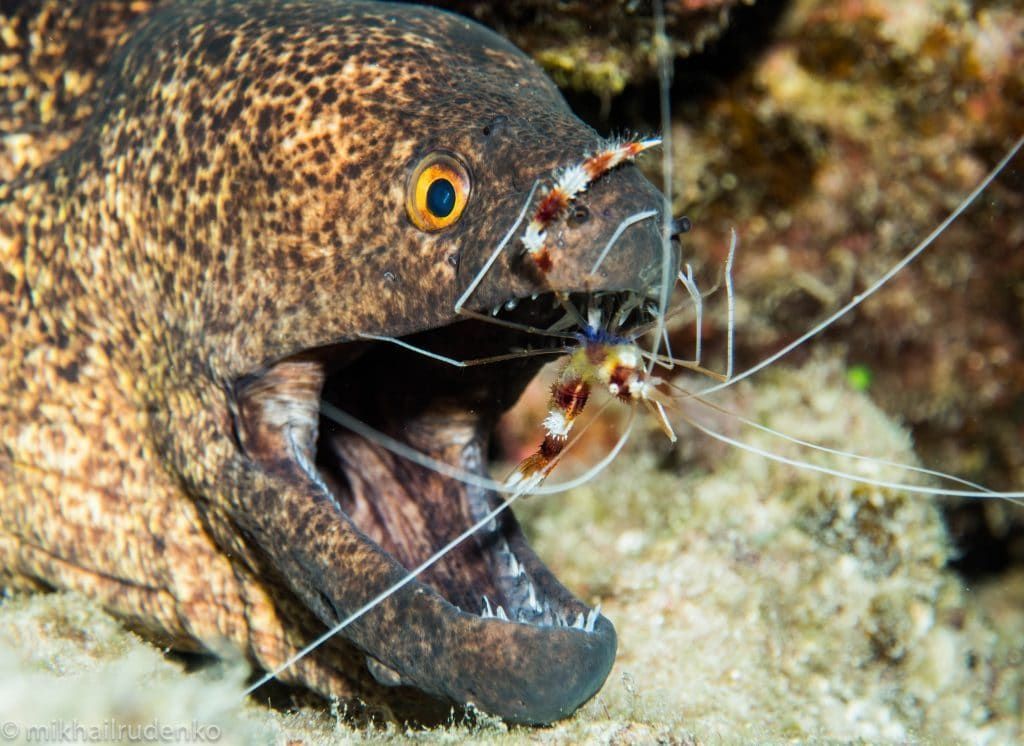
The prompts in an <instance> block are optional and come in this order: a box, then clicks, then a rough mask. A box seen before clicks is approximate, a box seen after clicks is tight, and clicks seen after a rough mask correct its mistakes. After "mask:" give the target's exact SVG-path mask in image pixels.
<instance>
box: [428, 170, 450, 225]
mask: <svg viewBox="0 0 1024 746" xmlns="http://www.w3.org/2000/svg"><path fill="white" fill-rule="evenodd" d="M427 209H428V210H430V212H431V214H432V215H434V216H435V217H439V218H446V217H448V216H449V215H451V214H452V210H454V209H455V187H454V186H452V183H451V182H450V181H448V179H436V180H435V181H434V183H433V184H431V185H430V186H429V187H427Z"/></svg>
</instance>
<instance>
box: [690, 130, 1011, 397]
mask: <svg viewBox="0 0 1024 746" xmlns="http://www.w3.org/2000/svg"><path fill="white" fill-rule="evenodd" d="M1022 145H1024V135H1022V136H1021V137H1020V138H1019V139H1018V140H1017V141H1016V142H1015V143H1014V144H1013V147H1012V148H1010V150H1009V152H1008V153H1007V154H1006V155H1004V156H1003V158H1002V159H1001V160H1000V161H999V163H997V164H996V165H995V166H994V167H993V168H992V170H991V171H989V172H988V174H987V175H986V176H985V178H984V179H982V180H981V182H980V183H979V184H978V185H977V186H976V187H975V188H974V189H973V190H972V191H971V192H970V194H968V195H967V196H966V197H964V198H963V199H962V200H961V201H960V204H958V205H957V206H956V209H955V210H953V212H951V213H950V214H949V215H948V216H946V219H945V220H943V221H942V222H941V223H939V224H938V225H937V226H936V227H935V228H934V229H932V232H931V233H929V234H928V235H927V236H925V238H924V239H923V240H922V241H921V242H920V243H919V244H918V245H917V246H915V247H914V248H913V249H912V250H911V251H910V252H909V253H908V254H907V255H906V256H904V257H903V258H902V259H901V260H900V261H898V262H896V264H894V265H893V266H892V267H890V268H889V270H888V271H887V272H885V273H884V274H883V275H882V276H881V277H879V278H878V279H877V280H875V281H874V282H873V283H872V284H871V285H870V287H868V289H867V290H865V291H864V292H863V293H860V294H858V295H855V296H854V297H853V299H852V300H850V302H849V303H847V304H846V305H845V306H843V307H842V308H840V309H839V310H838V311H836V312H835V313H833V314H832V315H831V316H829V317H828V318H827V319H825V320H824V321H822V322H821V323H819V324H816V325H815V326H814V327H812V328H811V329H809V330H808V331H806V332H805V333H804V334H802V335H800V336H799V337H798V338H797V339H795V340H793V341H792V342H790V343H789V344H788V345H786V346H785V347H783V348H782V349H781V350H779V351H778V352H776V353H775V354H773V355H769V356H768V357H766V358H765V359H764V360H762V361H761V362H759V363H757V364H756V365H753V366H752V367H750V368H747V370H745V371H743V372H742V373H739V374H737V375H735V376H733V377H732V378H730V379H729V380H728V381H726V382H724V383H718V384H714V385H712V386H708V387H707V388H705V389H703V390H701V391H698V392H697V395H698V396H706V395H707V394H712V393H714V392H715V391H720V390H722V389H724V388H726V387H727V386H731V385H732V384H734V383H737V382H739V381H742V380H743V379H744V378H749V377H750V376H752V375H754V374H755V373H757V372H758V371H760V370H762V369H763V368H766V367H768V366H769V365H771V364H772V363H774V362H775V361H776V360H779V359H780V358H782V357H785V356H786V355H788V354H789V353H790V352H792V351H793V350H795V349H796V348H797V347H799V346H800V345H802V344H803V343H804V342H806V341H807V340H808V339H811V338H812V337H814V336H817V335H818V334H820V333H821V332H822V331H823V330H825V329H827V328H828V327H830V326H831V325H832V324H834V323H835V322H836V321H838V320H839V319H841V318H842V317H843V316H845V315H846V314H848V313H849V312H850V311H852V310H853V309H854V308H856V307H857V306H859V305H860V304H861V303H863V302H864V301H865V300H867V299H868V298H870V297H871V296H872V295H874V294H875V293H876V292H877V291H878V290H879V288H881V287H882V286H883V285H885V284H886V283H887V282H889V280H891V279H892V278H893V277H895V276H896V275H897V274H899V273H900V272H901V271H902V270H903V268H904V267H906V266H907V265H908V264H910V263H911V262H912V261H914V260H915V259H916V258H917V257H918V256H919V255H920V254H921V253H922V252H924V251H925V249H927V248H928V247H929V246H931V245H932V244H933V243H934V242H935V239H937V238H938V237H939V236H940V235H942V233H943V232H945V230H946V229H947V228H949V226H950V225H952V224H953V222H954V221H955V220H956V219H957V218H959V217H960V216H961V215H962V214H963V213H964V211H965V210H966V209H967V208H968V207H970V205H971V204H972V203H973V202H974V200H976V199H977V198H978V196H979V195H980V194H981V193H982V192H984V191H985V189H987V188H988V186H989V184H991V183H992V181H993V180H994V179H995V178H996V176H998V175H999V173H1000V172H1001V171H1002V170H1003V169H1004V168H1006V164H1008V163H1009V162H1010V161H1011V160H1012V159H1013V157H1014V156H1015V155H1017V152H1018V151H1019V150H1020V149H1021V146H1022Z"/></svg>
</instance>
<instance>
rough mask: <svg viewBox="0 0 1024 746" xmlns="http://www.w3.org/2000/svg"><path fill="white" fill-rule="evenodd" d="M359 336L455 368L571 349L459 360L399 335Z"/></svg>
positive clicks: (564, 349)
mask: <svg viewBox="0 0 1024 746" xmlns="http://www.w3.org/2000/svg"><path fill="white" fill-rule="evenodd" d="M357 336H358V338H359V339H371V340H374V341H376V342H387V343H388V344H392V345H395V346H396V347H401V348H402V349H405V350H409V351H410V352H415V353H417V354H418V355H423V356H424V357H428V358H430V359H431V360H437V361H438V362H440V363H445V364H446V365H451V366H453V367H455V368H471V367H473V366H476V365H489V364H491V363H500V362H502V361H504V360H519V359H521V358H524V357H537V356H540V355H564V354H565V353H567V352H569V351H570V349H571V348H570V347H549V348H543V349H537V350H517V351H515V352H506V353H504V354H502V355H491V356H490V357H478V358H473V359H471V360H457V359H456V358H453V357H448V356H447V355H442V354H440V353H438V352H433V351H431V350H428V349H426V348H425V347H420V346H419V345H414V344H412V343H411V342H406V341H405V340H404V339H400V338H398V337H386V336H383V335H380V334H358V335H357Z"/></svg>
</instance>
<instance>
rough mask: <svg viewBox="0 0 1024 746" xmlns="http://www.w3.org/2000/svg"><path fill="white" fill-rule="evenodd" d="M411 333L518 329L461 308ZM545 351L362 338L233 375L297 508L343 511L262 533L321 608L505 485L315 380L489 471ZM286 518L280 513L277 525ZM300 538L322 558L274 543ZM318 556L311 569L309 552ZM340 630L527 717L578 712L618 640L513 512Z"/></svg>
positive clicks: (244, 410)
mask: <svg viewBox="0 0 1024 746" xmlns="http://www.w3.org/2000/svg"><path fill="white" fill-rule="evenodd" d="M521 304H522V306H524V307H526V306H531V301H530V300H529V299H524V300H522V301H521ZM543 304H547V305H546V306H544V307H545V308H546V309H550V308H551V299H550V298H544V297H542V298H540V299H538V301H537V302H536V304H534V305H535V306H536V307H539V306H541V305H543ZM531 310H533V309H531ZM531 310H524V309H520V311H519V312H518V313H519V315H520V317H522V316H523V315H524V314H528V313H530V312H531ZM411 341H412V342H414V343H416V344H417V345H420V346H422V347H424V348H426V349H433V350H434V351H438V352H441V353H443V354H447V355H450V356H452V357H460V356H461V357H475V356H479V355H480V354H489V353H490V352H491V351H492V348H493V351H494V352H505V351H507V350H508V349H509V346H510V345H511V346H515V343H516V342H517V341H518V339H517V338H516V334H515V333H510V334H508V335H505V334H503V333H499V334H495V327H493V326H490V325H486V324H480V323H478V322H467V323H463V324H457V325H453V326H452V327H447V328H442V329H438V330H433V331H428V332H425V333H423V334H420V335H416V336H415V337H413V338H411ZM489 346H490V347H489ZM543 362H545V360H543V359H538V358H529V359H523V360H516V361H511V362H509V363H503V364H499V365H496V366H481V367H477V368H467V369H456V368H451V367H448V366H446V365H443V364H440V363H436V362H434V361H431V360H428V359H427V358H424V357H422V356H419V355H416V354H414V353H409V352H407V351H404V350H401V349H399V348H396V347H393V346H390V345H386V344H382V343H375V344H364V343H354V344H352V345H341V346H338V347H336V348H330V349H319V350H312V351H309V352H308V353H305V354H303V355H300V356H297V357H294V358H291V359H288V360H285V361H283V362H281V363H278V364H277V365H275V366H272V367H271V368H269V369H267V370H264V371H261V372H260V373H259V374H258V375H253V376H248V377H246V378H245V379H243V380H240V381H238V382H237V385H236V389H235V396H236V402H237V405H236V406H237V421H236V422H237V424H236V429H237V432H238V436H239V441H240V444H241V446H242V448H243V450H244V451H245V452H246V453H247V454H248V456H249V457H250V458H251V459H253V460H255V461H256V462H258V463H260V464H261V465H263V466H264V467H265V468H266V469H268V470H269V471H272V472H275V473H276V474H278V475H279V476H282V477H283V478H284V479H286V480H288V481H289V483H298V484H299V485H301V489H297V490H295V491H294V492H291V493H290V494H289V496H288V497H284V498H283V499H284V500H286V501H287V500H291V501H297V502H300V503H302V505H301V506H300V508H301V509H303V510H304V509H306V508H308V507H309V506H310V505H313V504H315V506H316V510H317V511H319V512H320V514H321V515H320V517H322V514H323V513H324V512H325V511H326V512H328V513H332V514H333V518H331V520H333V521H334V522H335V523H336V528H337V530H339V531H340V532H343V533H344V534H346V537H345V539H346V541H345V542H341V543H339V544H337V545H332V544H331V543H330V541H329V540H327V539H325V538H324V537H323V536H322V535H321V536H317V537H315V539H316V540H315V541H313V540H312V539H313V538H314V537H310V536H306V537H303V536H301V535H294V536H287V535H285V536H280V537H279V540H278V541H272V542H266V544H265V545H264V546H263V550H264V551H265V552H267V553H268V554H269V555H270V560H271V562H272V563H274V564H276V565H277V566H278V569H279V570H280V571H281V573H282V575H283V576H284V577H285V578H286V579H287V580H288V581H289V582H290V584H291V585H292V587H293V590H294V591H295V592H296V593H297V594H298V595H299V596H300V598H302V600H303V601H304V603H305V604H306V605H307V606H308V607H309V608H310V609H311V610H313V611H314V612H315V613H316V614H317V615H318V616H320V617H321V621H323V622H324V623H325V624H327V625H333V624H335V623H336V622H337V621H338V619H339V618H344V616H346V615H347V614H349V613H351V612H352V611H354V610H355V609H356V608H358V607H359V606H360V605H362V603H365V601H367V600H369V599H371V598H373V597H374V596H375V595H377V594H378V593H380V592H381V591H383V590H385V588H386V587H387V585H389V584H391V583H393V582H394V580H395V579H397V578H400V577H402V576H404V575H405V570H406V569H408V568H412V567H415V566H416V565H418V564H419V563H421V562H422V561H423V560H425V559H426V558H427V557H428V556H429V555H430V554H432V553H433V552H434V551H436V550H437V549H438V548H439V547H441V546H443V545H444V544H446V543H447V542H448V541H449V540H450V539H452V538H454V537H455V536H456V535H458V534H459V533H461V532H462V531H463V530H465V529H466V528H468V527H469V526H470V525H472V524H473V523H474V522H476V521H477V520H479V519H480V518H481V517H482V516H484V515H486V513H487V512H488V511H489V510H490V509H491V508H492V507H493V506H495V505H497V503H498V501H499V497H498V496H497V495H495V494H494V493H492V492H490V491H488V490H484V489H481V488H477V487H471V486H466V485H464V484H461V483H459V482H456V481H453V480H451V479H449V478H447V477H444V476H442V475H439V474H437V473H435V472H434V471H432V470H431V469H429V468H426V467H423V466H419V465H416V464H412V463H409V462H407V461H405V460H403V459H402V458H400V457H398V456H395V455H393V454H391V453H390V452H388V451H387V450H385V449H384V448H382V447H381V446H378V445H376V444H374V443H373V442H371V441H369V440H367V439H365V438H362V437H360V436H358V435H356V434H354V433H352V432H349V431H347V430H345V429H343V428H340V427H338V426H337V425H335V424H333V423H331V422H329V421H328V420H326V419H323V418H321V417H320V415H319V411H318V410H319V403H320V400H321V397H322V398H323V399H324V400H325V401H329V402H331V403H332V404H334V405H336V406H338V407H339V408H340V409H342V410H343V411H346V412H348V413H350V414H351V415H353V416H355V417H356V418H358V419H360V420H362V421H364V422H367V423H368V424H369V425H370V426H371V427H373V428H375V429H377V430H379V431H382V432H384V433H386V434H388V435H390V436H392V437H394V438H396V439H398V440H401V441H403V442H405V443H407V444H409V445H410V446H412V447H413V448H414V449H416V450H418V451H420V452H422V453H425V454H427V455H429V456H430V457H432V458H435V459H437V460H439V461H443V462H445V463H448V464H450V465H452V466H455V467H458V468H460V469H464V470H466V471H470V472H473V473H477V474H480V475H485V472H486V454H487V452H488V439H489V434H490V431H491V429H492V428H493V426H494V424H495V421H496V419H497V417H498V416H499V415H500V413H501V412H502V411H503V410H504V409H506V408H507V407H508V406H510V405H511V404H512V403H513V402H514V401H515V399H516V398H517V397H518V395H519V393H520V392H521V390H522V388H523V387H524V386H525V384H526V383H527V382H528V381H529V379H530V378H531V377H532V376H533V374H534V373H535V372H536V369H537V368H538V367H539V366H540V365H541V364H543ZM311 496H316V498H317V499H315V500H311V499H309V498H310V497H311ZM307 503H308V504H307ZM288 509H290V508H288V507H286V506H282V511H284V512H287V510H288ZM291 509H293V510H294V508H291ZM304 523H306V524H307V525H308V524H309V521H304ZM286 524H288V521H278V522H276V525H275V526H274V528H273V530H275V531H280V530H281V526H282V525H286ZM320 525H322V523H321V524H320ZM324 533H325V532H324V531H320V532H319V534H324ZM304 538H305V539H306V541H307V543H308V547H309V554H310V557H311V559H307V560H305V561H303V562H301V563H298V564H294V563H291V564H289V563H288V560H287V558H282V559H281V561H280V562H279V561H278V559H279V558H278V557H277V556H275V555H276V553H277V552H278V551H279V549H278V547H279V546H281V545H287V546H291V545H292V544H291V543H292V542H295V541H303V539H304ZM340 541H341V540H340V539H339V542H340ZM353 546H357V547H358V551H353V549H352V547H353ZM311 562H312V563H313V564H315V565H316V567H315V568H314V570H313V571H312V572H310V571H309V570H308V569H303V568H308V566H309V565H310V563H311ZM297 568H298V569H297ZM296 573H298V574H299V575H305V577H295V576H296ZM339 578H341V579H343V580H344V583H340V582H339ZM325 599H326V601H325ZM341 635H342V636H344V637H346V638H347V639H348V640H350V641H351V642H353V643H354V644H355V645H356V646H357V647H359V648H360V649H362V650H363V651H364V652H365V653H366V655H367V666H368V669H369V671H370V673H371V674H372V675H373V676H374V678H375V679H376V680H377V681H378V682H380V683H383V684H387V685H398V684H402V685H411V686H414V687H416V688H419V689H421V690H423V691H426V692H428V693H430V694H433V695H435V696H439V697H442V698H444V699H446V700H453V701H455V702H457V703H460V704H464V703H469V702H472V703H473V704H474V705H475V706H477V707H478V708H480V709H481V710H483V711H485V712H489V713H492V714H496V715H499V716H501V717H502V718H504V719H506V720H508V721H510V722H522V723H547V722H551V721H553V720H556V719H558V718H561V717H565V716H567V715H569V714H571V713H572V712H573V711H574V710H575V709H577V708H578V707H579V706H580V705H581V704H582V703H583V702H585V701H586V700H587V699H589V698H590V697H591V696H593V694H595V693H596V691H597V690H598V689H599V688H600V686H601V684H602V683H603V682H604V680H605V678H606V677H607V675H608V672H609V671H610V668H611V665H612V662H613V661H614V656H615V648H616V639H615V632H614V628H613V627H612V625H611V623H610V622H609V621H608V620H607V619H605V618H604V617H601V616H600V614H599V613H598V612H597V611H595V610H593V609H591V608H589V607H588V606H586V605H585V604H584V603H582V602H581V601H579V600H578V599H576V598H575V597H574V596H573V595H572V594H571V593H570V592H569V591H567V590H566V589H565V588H564V587H563V586H562V585H561V584H560V583H559V582H558V580H557V579H556V578H555V577H554V576H553V575H552V574H551V573H550V572H549V571H548V570H547V569H546V568H545V566H544V564H543V563H542V562H541V561H540V560H539V559H538V558H537V557H536V555H535V554H534V553H533V551H532V550H531V549H530V547H529V545H528V544H527V542H526V540H525V539H524V537H523V535H522V532H521V531H520V529H519V526H518V524H517V523H516V521H515V518H514V516H512V515H511V514H510V513H509V512H505V513H503V514H502V515H501V516H499V517H498V518H496V519H495V520H494V521H493V522H491V523H490V524H489V525H487V526H486V527H485V528H484V529H482V530H481V531H479V532H478V533H477V534H475V535H474V536H473V537H472V538H470V539H469V540H467V541H466V542H464V543H463V544H462V545H460V546H459V547H458V548H456V549H455V550H453V551H452V552H451V553H450V554H449V555H448V556H447V557H445V558H444V559H442V560H441V561H439V562H438V563H437V564H436V565H434V566H433V567H431V568H430V569H428V570H426V571H425V572H424V573H422V575H421V576H420V577H419V579H418V580H417V581H415V582H413V583H410V584H409V585H408V586H406V587H405V588H403V589H402V590H401V591H399V592H398V593H396V594H395V595H394V596H393V597H392V598H390V599H388V601H386V602H384V603H382V604H380V606H379V607H377V608H376V609H374V611H372V612H370V613H368V614H367V615H366V617H364V618H363V619H361V620H360V621H359V622H357V623H354V624H353V625H351V626H350V627H348V628H346V630H344V631H343V632H342V633H341Z"/></svg>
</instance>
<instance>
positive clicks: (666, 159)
mask: <svg viewBox="0 0 1024 746" xmlns="http://www.w3.org/2000/svg"><path fill="white" fill-rule="evenodd" d="M654 48H655V54H656V55H657V59H658V80H659V86H658V88H659V91H658V94H659V95H658V107H659V111H660V114H661V121H662V122H664V123H665V126H664V128H663V132H662V133H661V178H662V185H661V191H662V206H661V288H660V293H659V296H658V323H657V331H655V333H654V338H653V342H652V343H651V344H652V348H651V353H652V354H653V355H655V356H656V355H657V354H658V352H659V349H660V347H661V338H662V335H663V334H664V329H665V314H666V312H667V311H668V304H669V301H670V299H671V296H672V288H673V286H674V285H675V281H674V278H675V273H674V272H673V271H672V251H671V248H670V243H669V242H670V238H671V233H672V125H671V121H672V120H671V117H672V102H671V100H670V88H671V85H672V59H671V49H670V47H669V43H668V33H667V31H666V28H665V5H664V2H663V1H662V0H654ZM653 369H654V361H653V358H652V359H651V362H649V363H648V367H647V373H648V374H650V373H651V371H652V370H653Z"/></svg>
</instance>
